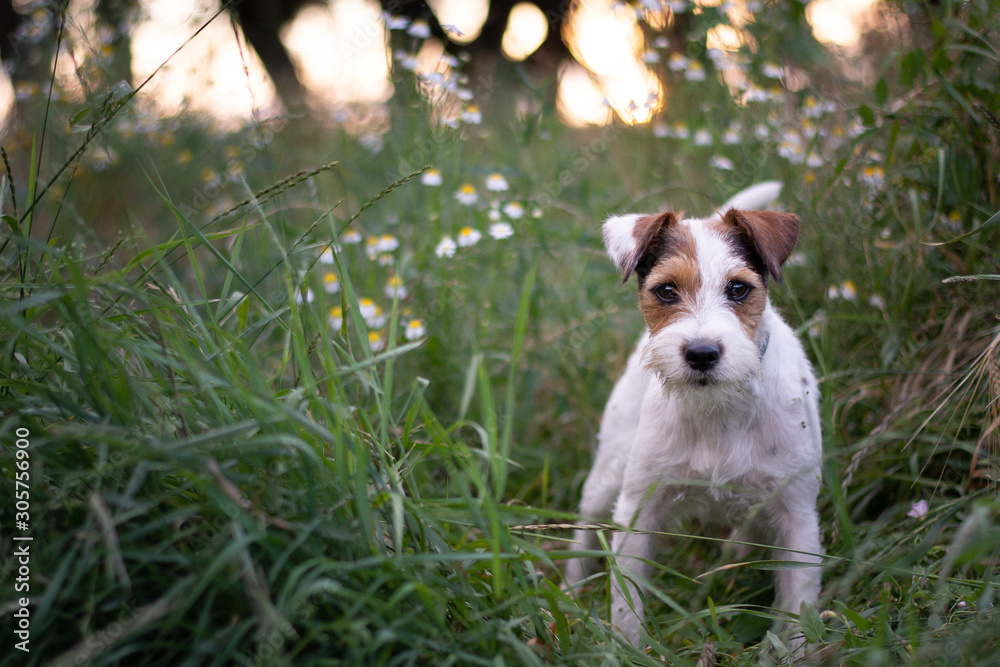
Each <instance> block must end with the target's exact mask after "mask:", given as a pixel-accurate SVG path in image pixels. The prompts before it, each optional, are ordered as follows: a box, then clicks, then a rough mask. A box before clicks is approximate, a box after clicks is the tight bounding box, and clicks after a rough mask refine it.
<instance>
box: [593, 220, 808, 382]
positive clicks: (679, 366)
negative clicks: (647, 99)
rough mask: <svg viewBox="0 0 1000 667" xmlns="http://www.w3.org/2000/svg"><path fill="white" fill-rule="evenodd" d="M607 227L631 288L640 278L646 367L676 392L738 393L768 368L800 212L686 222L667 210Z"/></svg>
mask: <svg viewBox="0 0 1000 667" xmlns="http://www.w3.org/2000/svg"><path fill="white" fill-rule="evenodd" d="M603 231H604V244H605V246H606V247H607V249H608V254H609V255H610V256H611V259H612V260H614V262H615V264H616V265H617V266H618V268H619V269H620V270H621V273H622V282H625V281H627V280H628V278H629V276H631V275H632V274H633V273H635V274H636V276H637V277H638V283H639V308H640V309H641V310H642V314H643V317H645V319H646V324H647V325H648V327H649V333H650V339H649V342H648V343H647V345H646V349H645V352H644V356H645V362H646V365H647V366H648V367H649V368H651V369H652V370H653V371H654V372H656V374H657V375H658V376H659V378H660V380H661V381H662V383H663V385H664V388H665V389H666V390H668V391H680V390H686V389H697V388H700V387H714V388H716V389H718V390H722V389H724V388H725V387H728V388H731V389H737V390H738V389H740V388H742V386H743V385H744V384H745V383H746V382H747V380H749V379H750V378H751V377H753V376H755V375H756V374H757V373H758V372H759V370H760V362H761V358H762V356H763V354H764V351H765V350H766V348H767V344H768V336H769V332H767V331H764V330H762V329H761V326H760V325H761V321H762V318H763V316H764V312H765V309H766V308H767V305H768V296H767V283H768V277H769V276H771V277H773V278H775V279H776V280H778V281H780V280H781V267H782V265H783V264H784V263H785V260H787V259H788V256H789V255H790V254H791V253H792V249H793V248H794V247H795V242H796V240H797V239H798V233H799V218H798V217H797V216H795V215H792V214H790V213H777V212H773V211H757V210H741V209H738V208H728V209H726V210H722V211H721V212H720V213H717V214H716V215H715V216H713V217H711V218H705V219H685V218H683V217H682V215H680V214H676V213H674V212H672V211H666V212H664V213H659V214H655V215H623V216H615V217H611V218H609V219H608V220H607V222H605V223H604V230H603Z"/></svg>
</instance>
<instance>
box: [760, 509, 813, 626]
mask: <svg viewBox="0 0 1000 667" xmlns="http://www.w3.org/2000/svg"><path fill="white" fill-rule="evenodd" d="M793 495H794V497H793V498H789V497H787V496H786V497H785V498H783V499H782V501H783V502H779V503H778V506H777V507H775V508H773V509H772V513H771V517H770V518H771V523H772V526H773V528H774V530H775V533H776V534H775V537H776V540H775V545H776V546H777V547H778V548H777V549H775V559H776V560H788V561H798V562H801V563H814V564H815V565H814V566H813V567H801V568H799V567H796V568H789V569H786V570H778V572H777V575H776V577H775V607H777V608H778V609H780V610H782V611H786V612H789V613H791V614H798V613H799V608H800V607H801V605H802V603H803V602H807V603H809V604H811V605H815V604H816V601H817V600H818V599H819V592H820V581H821V575H822V568H821V567H820V565H821V563H822V558H821V554H822V553H823V551H822V549H823V548H822V546H821V545H820V534H819V517H818V516H817V514H816V509H815V501H813V502H812V503H807V502H802V500H801V495H800V494H793ZM809 495H811V496H812V497H813V498H815V494H814V493H810V494H809ZM793 501H794V502H793ZM777 625H778V627H779V628H780V627H781V626H782V625H783V624H781V623H779V624H777Z"/></svg>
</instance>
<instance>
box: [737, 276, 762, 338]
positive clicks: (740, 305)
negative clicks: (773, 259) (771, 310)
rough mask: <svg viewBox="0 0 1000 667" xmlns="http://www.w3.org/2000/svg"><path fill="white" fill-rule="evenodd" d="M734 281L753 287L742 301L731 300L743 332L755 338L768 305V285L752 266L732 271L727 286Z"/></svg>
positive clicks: (748, 336)
mask: <svg viewBox="0 0 1000 667" xmlns="http://www.w3.org/2000/svg"><path fill="white" fill-rule="evenodd" d="M734 282H741V283H745V284H747V285H749V286H750V287H751V288H752V289H751V290H750V293H749V294H747V296H746V298H744V299H743V300H742V301H730V307H731V308H732V309H733V313H735V314H736V319H738V320H739V321H740V329H742V330H743V334H744V335H745V336H746V337H747V338H748V339H750V340H753V339H754V336H756V335H757V327H758V326H759V325H760V318H761V317H762V316H763V315H764V308H766V307H767V285H766V283H765V282H764V280H763V279H762V278H761V277H760V274H759V273H757V271H756V270H754V269H753V268H751V267H750V266H747V267H746V268H744V269H737V270H736V271H734V272H733V273H731V274H730V275H729V279H728V281H727V286H728V285H732V284H733V283H734Z"/></svg>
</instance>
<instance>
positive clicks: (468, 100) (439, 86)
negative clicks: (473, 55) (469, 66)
mask: <svg viewBox="0 0 1000 667" xmlns="http://www.w3.org/2000/svg"><path fill="white" fill-rule="evenodd" d="M380 16H381V18H382V20H383V21H384V22H385V26H386V28H387V29H388V30H390V31H395V32H398V33H402V34H404V35H405V36H406V37H407V39H406V40H403V41H405V42H408V47H407V48H399V49H396V50H394V51H393V53H392V60H393V63H395V65H396V67H398V68H399V69H401V70H403V71H406V72H412V73H413V74H414V75H415V76H416V78H417V82H418V84H419V87H420V90H421V93H422V94H423V95H424V96H425V97H426V98H427V99H428V100H430V101H432V102H433V103H434V107H435V111H436V115H437V118H438V122H439V123H441V124H442V125H444V126H447V127H450V128H459V127H461V126H462V125H463V124H465V125H479V124H480V123H482V122H483V113H482V111H481V110H480V109H479V107H478V106H477V105H476V104H475V103H474V101H473V100H474V98H475V94H474V93H473V91H472V89H471V88H469V86H468V83H469V79H468V76H466V75H465V74H463V73H462V71H461V67H462V65H463V64H464V63H465V62H467V61H468V59H469V56H468V54H465V53H463V54H461V57H456V56H453V55H451V54H450V53H442V54H441V55H440V57H438V58H437V60H436V62H433V63H427V62H425V61H424V60H423V59H422V58H421V55H420V53H421V47H422V46H423V44H424V41H425V40H426V39H427V38H429V37H430V36H431V28H430V25H428V23H427V22H426V21H424V20H421V19H415V20H411V19H410V18H409V17H406V16H398V15H393V14H390V13H389V12H382V13H381V14H380ZM442 28H443V29H444V30H445V31H452V32H454V31H455V29H454V28H452V27H451V26H442Z"/></svg>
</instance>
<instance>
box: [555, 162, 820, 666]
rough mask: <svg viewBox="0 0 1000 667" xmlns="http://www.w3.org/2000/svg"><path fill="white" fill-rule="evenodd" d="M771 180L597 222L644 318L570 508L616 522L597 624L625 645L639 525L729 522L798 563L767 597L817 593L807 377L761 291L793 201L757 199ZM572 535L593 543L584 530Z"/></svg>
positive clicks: (778, 259) (643, 558) (637, 608)
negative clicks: (724, 196) (601, 620)
mask: <svg viewBox="0 0 1000 667" xmlns="http://www.w3.org/2000/svg"><path fill="white" fill-rule="evenodd" d="M781 187H782V186H781V183H777V182H767V183H760V184H758V185H755V186H752V187H750V188H747V189H746V190H744V191H742V192H740V193H739V194H737V195H735V196H734V197H733V198H732V199H730V200H729V201H728V202H726V203H725V204H724V205H723V206H722V207H720V208H719V209H718V210H717V212H716V213H715V215H713V216H711V217H708V218H703V219H695V218H684V217H683V214H677V213H674V212H672V211H665V212H663V213H659V214H651V215H642V214H630V215H621V216H612V217H610V218H609V219H608V220H607V221H606V222H605V223H604V227H603V235H604V244H605V246H606V248H607V251H608V255H609V256H610V257H611V259H612V260H613V261H614V263H615V264H616V265H617V267H618V269H619V270H620V271H621V276H622V283H623V284H624V283H625V282H627V281H628V279H629V276H631V275H632V274H633V273H635V274H636V276H637V279H638V288H639V308H640V310H641V311H642V314H643V317H644V318H645V320H646V331H645V332H644V333H643V334H642V336H641V338H640V340H639V343H638V346H637V347H636V349H635V351H634V352H633V354H632V355H631V357H630V358H629V360H628V365H627V367H626V369H625V372H624V374H623V375H622V377H621V379H619V380H618V383H617V384H616V385H615V387H614V390H613V391H612V393H611V397H610V399H609V401H608V404H607V407H606V408H605V411H604V415H603V417H602V421H601V427H600V431H599V434H598V450H597V456H596V460H595V462H594V466H593V469H592V470H591V472H590V474H589V475H588V477H587V480H586V482H585V483H584V487H583V497H582V501H581V504H580V515H581V520H582V521H587V520H601V519H606V518H607V517H609V516H610V517H611V518H612V520H613V521H614V523H615V524H617V525H619V526H624V527H627V529H626V530H622V531H619V532H616V533H615V534H614V536H613V538H612V542H611V551H612V553H613V556H614V558H615V560H616V563H617V565H618V568H619V571H620V572H621V575H622V576H621V577H617V576H613V577H612V582H611V587H612V591H611V595H612V599H611V622H612V624H613V625H614V626H616V627H617V628H618V629H619V630H620V632H621V633H622V634H623V635H624V636H625V637H626V638H627V639H628V640H629V641H630V642H631V643H632V644H633V645H636V646H638V645H639V630H640V627H641V626H642V624H643V604H642V602H641V601H640V598H639V592H640V590H643V586H644V584H645V583H646V582H647V581H648V578H649V574H650V571H651V567H650V564H649V561H650V560H651V559H652V558H653V557H654V556H655V554H654V549H655V541H654V539H653V537H654V536H652V535H650V534H649V533H647V532H644V531H671V530H676V529H677V528H678V524H679V522H680V521H682V520H685V519H692V518H694V519H699V520H702V521H706V522H710V523H724V524H728V525H730V526H732V527H733V528H734V531H735V532H734V533H733V539H735V538H737V537H738V538H739V539H740V540H752V541H754V542H759V541H763V542H764V543H767V544H772V545H774V546H775V549H776V554H775V558H776V559H780V560H789V561H800V562H802V563H806V564H811V565H812V566H809V565H806V566H802V567H799V566H796V567H793V568H787V569H779V570H778V572H777V576H776V585H775V589H776V601H775V607H776V608H777V609H779V610H782V611H784V612H787V613H788V614H790V615H795V614H798V613H799V609H800V605H801V604H802V603H804V602H807V603H810V604H815V603H816V601H817V598H818V596H819V592H820V567H819V565H820V555H821V546H820V532H819V519H818V515H817V512H816V499H817V495H818V493H819V489H820V476H821V473H820V468H821V464H822V437H821V433H820V426H819V424H820V422H819V391H818V389H817V385H816V379H815V376H814V374H813V371H812V367H811V366H810V364H809V361H808V360H807V358H806V354H805V351H804V349H803V347H802V345H801V343H800V342H799V341H798V339H797V338H796V336H795V334H794V332H793V331H792V329H791V328H790V327H789V326H788V325H787V324H786V323H785V322H784V320H782V318H781V316H780V315H779V314H778V312H777V311H776V310H775V309H774V308H773V307H772V306H771V303H770V300H769V298H768V279H769V278H774V279H775V280H776V281H778V282H780V281H781V276H782V266H783V264H784V263H785V261H786V260H787V259H788V257H789V255H791V253H792V250H793V249H794V247H795V243H796V241H797V240H798V233H799V226H800V221H799V218H798V217H797V216H795V215H793V214H790V213H780V212H774V211H766V210H760V209H762V208H764V207H766V206H768V205H770V204H771V203H772V202H774V201H775V200H776V199H777V197H778V195H779V194H780V191H781ZM578 525H579V524H578ZM574 543H575V545H574V547H573V548H574V549H576V550H581V551H592V550H594V549H596V548H597V546H598V545H597V540H596V536H595V533H594V532H593V531H589V530H584V529H577V530H576V531H575V532H574ZM594 561H595V559H593V558H586V557H582V556H581V557H576V558H572V559H570V561H569V563H568V566H567V569H566V575H565V579H566V582H567V583H568V584H569V585H571V586H572V585H575V584H577V583H579V582H581V581H582V580H583V579H585V578H586V577H587V576H588V574H589V573H590V572H591V571H592V570H593V569H594V567H595V565H596V563H595V562H594ZM623 583H624V585H622V584H623ZM792 617H794V616H790V617H789V618H792ZM778 628H779V629H783V624H782V623H781V622H779V623H778ZM799 641H800V642H801V638H799ZM800 645H801V643H800Z"/></svg>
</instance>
